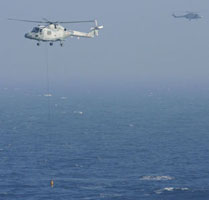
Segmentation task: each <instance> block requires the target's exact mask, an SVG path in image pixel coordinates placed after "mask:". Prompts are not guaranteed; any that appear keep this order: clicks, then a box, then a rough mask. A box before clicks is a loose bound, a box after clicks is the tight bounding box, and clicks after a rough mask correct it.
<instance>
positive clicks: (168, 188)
mask: <svg viewBox="0 0 209 200" xmlns="http://www.w3.org/2000/svg"><path fill="white" fill-rule="evenodd" d="M187 190H189V188H186V187H183V188H174V187H165V188H163V189H160V190H156V191H155V193H156V194H162V193H163V192H173V191H187Z"/></svg>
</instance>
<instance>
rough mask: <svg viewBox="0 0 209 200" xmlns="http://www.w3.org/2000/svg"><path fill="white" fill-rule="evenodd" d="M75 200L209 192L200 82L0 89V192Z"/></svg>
mask: <svg viewBox="0 0 209 200" xmlns="http://www.w3.org/2000/svg"><path fill="white" fill-rule="evenodd" d="M51 180H53V182H54V184H53V185H51V184H50V182H51ZM76 199H79V200H103V199H104V200H141V199H142V200H207V199H209V90H207V89H205V90H198V91H197V90H195V89H194V88H193V89H190V90H187V89H186V88H184V89H170V88H166V87H165V88H163V89H159V88H155V89H152V88H143V89H136V90H126V91H125V90H124V91H123V90H122V89H121V90H120V91H112V92H109V91H108V89H107V90H105V91H99V90H98V91H93V92H92V91H90V90H89V91H86V90H85V91H79V92H76V91H71V90H67V89H66V90H62V91H61V90H59V89H58V88H57V89H56V90H54V91H52V92H51V94H46V93H44V91H42V90H39V89H29V88H24V89H23V88H12V87H10V88H1V89H0V200H76Z"/></svg>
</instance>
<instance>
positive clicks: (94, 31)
mask: <svg viewBox="0 0 209 200" xmlns="http://www.w3.org/2000/svg"><path fill="white" fill-rule="evenodd" d="M8 20H14V21H22V22H31V23H38V24H45V25H43V26H41V25H38V26H35V27H34V28H33V29H32V31H31V32H29V33H26V34H25V38H27V39H31V40H36V41H38V42H37V46H40V42H49V44H50V46H52V45H53V43H54V42H57V41H59V42H60V46H63V42H64V40H65V39H66V38H68V37H77V38H78V39H79V38H80V37H85V38H94V36H98V35H99V30H101V29H103V26H98V23H97V20H88V21H67V22H62V21H54V22H53V21H49V20H47V19H43V21H32V20H24V19H12V18H9V19H8ZM76 23H95V26H94V27H92V28H91V29H90V32H88V33H84V32H79V31H74V30H67V29H66V28H64V27H63V26H61V24H76Z"/></svg>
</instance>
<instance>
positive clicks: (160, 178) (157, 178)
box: [140, 176, 174, 181]
mask: <svg viewBox="0 0 209 200" xmlns="http://www.w3.org/2000/svg"><path fill="white" fill-rule="evenodd" d="M173 179H174V178H173V177H171V176H142V177H141V178H140V180H143V181H169V180H173Z"/></svg>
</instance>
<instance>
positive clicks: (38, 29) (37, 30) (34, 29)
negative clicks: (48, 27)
mask: <svg viewBox="0 0 209 200" xmlns="http://www.w3.org/2000/svg"><path fill="white" fill-rule="evenodd" d="M39 31H40V28H38V27H35V28H33V30H32V32H33V33H38V32H39Z"/></svg>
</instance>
